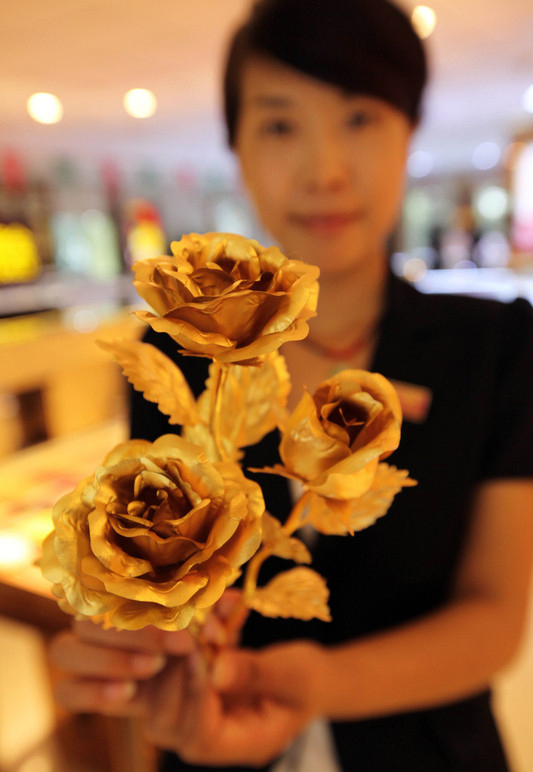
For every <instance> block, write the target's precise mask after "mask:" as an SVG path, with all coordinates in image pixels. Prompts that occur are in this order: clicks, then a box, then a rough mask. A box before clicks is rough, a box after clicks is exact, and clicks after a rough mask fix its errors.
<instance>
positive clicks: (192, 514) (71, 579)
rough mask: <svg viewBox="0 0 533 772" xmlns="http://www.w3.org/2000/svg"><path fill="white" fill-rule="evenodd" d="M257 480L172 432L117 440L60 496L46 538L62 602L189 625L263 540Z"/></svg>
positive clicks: (142, 620)
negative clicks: (92, 468) (90, 473)
mask: <svg viewBox="0 0 533 772" xmlns="http://www.w3.org/2000/svg"><path fill="white" fill-rule="evenodd" d="M263 512H264V502H263V496H262V493H261V490H260V488H259V486H258V485H256V484H255V483H254V482H252V481H250V480H247V479H246V478H245V477H244V475H243V474H242V472H241V470H240V468H239V466H238V465H237V464H233V463H228V462H226V463H217V464H211V463H210V462H208V461H207V459H206V457H205V455H204V454H203V452H202V450H201V449H200V448H198V447H196V446H194V445H192V444H191V443H189V442H187V441H186V440H184V439H182V438H180V437H177V436H175V435H165V436H163V437H160V438H159V439H158V440H156V441H155V442H154V443H150V442H146V441H143V440H131V441H129V442H126V443H123V444H121V445H118V446H117V447H116V448H114V450H112V451H111V452H110V453H109V454H108V455H107V457H106V458H105V459H104V462H103V464H102V466H100V467H99V468H98V469H97V471H96V473H95V474H94V475H93V476H92V477H89V478H87V479H86V480H83V481H82V482H81V483H80V484H79V485H78V486H77V488H76V489H75V490H74V491H72V492H71V493H69V494H67V495H66V496H64V497H63V498H61V499H60V500H59V501H58V503H57V504H56V506H55V508H54V512H53V519H54V526H55V528H54V531H53V532H52V533H51V534H50V535H49V536H48V537H47V539H46V540H45V542H44V547H43V557H42V561H41V567H42V571H43V574H44V575H45V576H46V577H47V578H48V579H49V580H50V581H51V582H53V588H52V589H53V592H54V594H55V595H56V596H57V598H58V599H59V605H60V607H61V608H62V609H63V610H64V611H66V612H68V613H71V614H75V615H76V616H77V617H78V618H86V617H93V618H95V619H96V620H97V621H103V622H104V623H105V624H107V625H112V626H116V627H119V628H124V629H129V630H134V629H139V628H141V627H144V626H145V625H155V626H156V627H159V628H162V629H165V630H179V629H182V628H185V627H187V625H188V624H189V623H190V622H191V620H192V619H193V617H194V615H195V613H196V612H199V611H202V610H203V609H207V608H209V607H210V606H212V605H213V604H214V603H215V602H216V601H217V600H218V599H219V598H220V596H221V595H222V593H223V592H224V590H225V589H226V587H227V586H228V585H230V584H232V583H233V582H234V581H235V579H236V578H237V577H238V575H239V573H240V566H242V565H243V564H244V563H245V562H246V561H247V560H249V558H250V557H251V556H252V555H254V554H255V552H256V551H257V549H258V547H259V545H260V542H261V520H262V515H263Z"/></svg>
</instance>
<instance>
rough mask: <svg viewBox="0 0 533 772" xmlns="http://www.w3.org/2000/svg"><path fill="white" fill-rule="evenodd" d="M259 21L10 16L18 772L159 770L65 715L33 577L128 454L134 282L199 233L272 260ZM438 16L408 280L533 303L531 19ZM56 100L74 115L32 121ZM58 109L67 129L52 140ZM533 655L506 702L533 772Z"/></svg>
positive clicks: (8, 746)
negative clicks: (256, 201) (135, 272)
mask: <svg viewBox="0 0 533 772" xmlns="http://www.w3.org/2000/svg"><path fill="white" fill-rule="evenodd" d="M249 2H250V0H196V2H194V3H190V2H185V0H173V1H172V2H171V1H170V0H152V1H151V2H150V3H146V2H140V0H127V1H126V0H106V1H105V2H104V0H51V1H50V2H45V3H43V2H41V0H25V2H23V3H8V4H7V5H5V6H4V7H3V9H2V45H1V47H0V104H1V109H0V599H1V600H0V614H1V616H0V650H1V651H2V652H3V657H2V661H1V662H0V772H62V771H63V770H65V771H66V770H68V771H69V772H92V771H93V770H97V769H98V770H100V771H102V772H106V771H107V770H110V771H112V772H120V771H121V770H123V769H124V770H125V769H126V768H127V769H128V770H133V772H146V771H148V770H150V769H151V768H152V767H153V757H152V755H151V754H150V750H149V749H146V748H139V747H137V748H136V753H132V754H131V755H130V756H129V757H127V756H126V757H125V755H124V753H123V749H124V748H125V747H133V746H135V743H136V742H138V736H137V735H136V733H135V732H134V731H133V730H132V727H131V726H130V725H127V724H126V723H124V722H122V723H121V722H117V721H115V722H113V721H111V720H108V721H107V722H98V721H96V720H95V719H92V718H90V717H81V718H76V719H72V718H70V717H68V716H66V715H64V714H62V713H61V712H60V711H58V709H57V708H56V707H54V705H53V703H52V700H51V696H50V679H53V678H54V674H53V673H50V670H49V667H48V665H47V662H46V656H45V641H46V638H47V636H48V635H49V634H50V632H52V631H54V630H57V629H59V628H60V627H61V626H64V625H65V624H67V622H66V621H65V619H64V618H63V617H62V615H61V614H60V613H59V612H58V611H57V610H56V607H55V603H54V602H53V601H51V600H50V597H49V591H48V588H47V586H46V585H45V584H44V582H43V581H42V580H41V579H40V576H39V572H38V570H37V569H36V568H35V567H34V566H33V561H34V559H35V558H36V557H37V556H38V553H39V544H40V542H41V540H42V538H43V535H44V534H45V533H46V532H47V530H49V528H50V507H51V505H52V504H53V502H54V501H55V500H56V499H57V498H58V497H59V496H60V495H61V494H62V493H64V492H65V491H68V490H70V489H71V488H72V487H73V486H74V485H75V484H76V483H77V482H78V481H79V479H80V478H82V477H84V476H85V475H87V474H89V473H90V472H91V471H92V470H93V469H94V467H95V466H96V464H97V463H98V462H99V461H100V460H101V458H102V455H103V452H104V451H105V450H106V449H107V448H108V447H110V445H111V444H112V443H113V442H114V441H119V440H120V439H121V438H123V437H125V436H126V431H127V430H126V420H125V413H126V408H125V394H124V392H125V389H124V382H123V380H122V376H121V375H120V374H119V372H118V371H117V369H116V367H115V365H114V364H113V363H111V362H110V361H109V357H108V355H107V354H105V353H104V352H103V351H102V350H100V349H99V348H98V347H97V346H96V344H95V341H96V340H97V339H99V338H107V339H115V338H120V337H131V338H134V337H136V336H139V335H140V334H141V327H140V324H139V323H137V322H136V320H135V318H134V317H132V315H131V307H132V306H135V305H136V304H137V303H138V298H137V296H136V294H135V292H134V290H133V287H132V284H131V270H130V269H131V264H132V262H133V261H134V260H135V259H137V258H139V257H147V256H151V255H156V254H161V253H164V252H166V251H167V250H168V248H169V242H170V241H172V240H174V239H179V238H180V237H181V235H182V234H183V233H188V232H191V231H199V232H202V231H212V230H220V231H233V232H239V233H242V234H244V235H246V236H254V237H257V238H258V239H259V240H260V241H263V243H264V240H265V239H266V238H268V237H266V236H265V235H264V234H262V233H261V230H260V229H259V227H258V224H257V222H256V221H255V219H254V215H253V213H252V211H251V210H250V207H249V205H248V203H247V201H246V198H245V196H244V194H243V191H242V189H241V185H240V182H239V179H238V174H237V170H236V167H235V164H234V162H233V159H232V157H231V155H230V153H229V152H228V151H227V150H226V148H225V143H224V132H223V127H222V121H221V118H220V100H219V85H220V84H219V77H220V76H219V73H220V63H221V60H222V57H223V53H224V42H225V40H226V39H227V36H228V33H229V31H230V30H231V29H232V28H233V26H234V24H235V23H236V22H237V21H238V19H239V18H240V16H241V15H242V14H243V12H244V9H246V8H247V7H248V4H249ZM429 4H430V5H431V8H432V9H433V11H434V12H435V20H436V24H435V26H434V29H433V30H432V31H430V29H429V28H428V29H427V30H426V31H424V30H423V29H422V27H420V34H421V35H426V34H428V37H427V45H428V47H429V50H430V53H431V61H432V69H433V82H432V85H431V88H430V90H429V92H428V94H427V99H426V110H425V120H424V122H423V125H422V126H421V128H420V130H419V133H418V135H417V137H416V140H415V142H414V144H413V147H412V149H411V155H410V158H409V164H408V179H407V182H406V184H407V188H408V192H407V196H406V199H405V207H404V210H403V213H402V218H401V222H400V223H399V226H398V231H397V234H396V238H395V241H394V249H393V252H394V254H393V259H392V267H393V270H394V271H395V272H397V273H398V274H400V275H403V276H404V277H405V278H406V280H408V281H413V282H415V283H416V284H417V285H418V286H419V287H420V288H421V289H422V290H423V291H427V292H459V293H470V294H477V295H482V296H488V297H497V298H499V299H502V300H510V299H512V298H514V297H517V296H522V297H525V298H527V299H529V300H530V301H531V302H533V46H532V45H531V40H532V36H533V15H532V13H531V5H530V2H529V0H485V2H484V3H482V4H479V3H478V2H477V0H461V2H457V1H456V0H430V3H429ZM403 5H404V6H405V7H406V8H407V9H408V10H409V11H411V10H413V9H414V8H415V6H416V3H415V2H414V0H404V2H403ZM428 16H429V17H431V14H429V12H428V11H427V10H426V12H421V17H420V16H419V17H418V18H419V19H420V18H422V21H424V20H426V21H427V19H428ZM429 21H431V18H429ZM417 23H419V24H421V22H420V21H419V22H417ZM132 89H146V90H149V92H151V94H150V93H149V92H148V93H147V92H146V91H144V92H141V94H140V95H139V94H138V93H137V97H140V98H141V103H140V105H139V104H137V106H136V107H135V105H134V106H133V108H130V109H133V110H135V109H137V110H140V111H141V114H142V115H146V117H134V116H132V115H130V114H128V113H127V112H126V109H125V106H124V97H125V95H126V93H127V92H129V91H130V90H132ZM43 93H44V94H48V95H50V94H51V95H54V96H55V97H56V98H57V99H56V100H55V101H54V99H53V98H50V97H44V98H42V97H41V98H40V99H39V98H36V99H34V100H33V102H32V103H31V104H28V100H29V98H30V96H32V95H35V94H43ZM133 96H135V94H134V95H133ZM47 100H48V101H47ZM57 100H59V101H57ZM43 104H44V108H45V109H48V110H51V111H52V112H51V113H50V112H48V113H45V115H44V116H41V117H40V118H39V120H37V119H35V118H32V117H31V116H30V113H29V109H31V110H33V112H34V113H36V114H38V110H39V108H43ZM54 110H55V117H54ZM36 111H37V112H36ZM143 111H144V112H143ZM43 120H44V121H49V122H44V123H43V122H40V121H43ZM52 120H55V121H56V122H51V121H52ZM531 641H533V636H530V637H529V639H528V643H527V645H526V646H525V648H524V653H523V655H522V657H521V659H520V661H519V663H518V665H517V667H516V668H515V669H514V670H512V671H511V672H510V673H508V674H506V676H505V677H504V678H503V679H502V682H501V684H500V686H499V689H498V695H497V696H498V700H499V706H500V711H501V713H502V717H503V719H502V720H503V721H504V726H505V730H506V733H507V737H508V743H509V745H510V747H511V751H512V756H513V757H514V758H515V762H516V770H517V772H528V771H529V772H530V770H531V769H533V745H532V741H531V732H530V726H528V717H529V720H530V717H531V715H533V701H532V700H533V652H532V649H533V644H532V643H531ZM22 716H24V719H23V721H22V722H21V717H22ZM89 730H90V731H89ZM88 732H89V734H90V736H91V737H94V736H102V737H103V741H102V743H99V744H98V750H99V752H98V754H96V752H94V750H93V752H92V753H90V752H89V751H88V750H87V749H85V750H86V751H87V752H86V753H85V754H84V753H80V742H81V740H80V738H81V737H86V736H87V734H88ZM91 733H96V734H91ZM117 737H118V738H121V740H122V741H121V742H118V741H117V739H116V738H117ZM112 738H115V741H113V740H112ZM93 745H94V744H93ZM119 746H120V748H119ZM94 747H96V746H94ZM102 748H104V749H105V753H104V752H103V751H102Z"/></svg>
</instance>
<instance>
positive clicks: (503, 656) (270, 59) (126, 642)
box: [54, 0, 533, 772]
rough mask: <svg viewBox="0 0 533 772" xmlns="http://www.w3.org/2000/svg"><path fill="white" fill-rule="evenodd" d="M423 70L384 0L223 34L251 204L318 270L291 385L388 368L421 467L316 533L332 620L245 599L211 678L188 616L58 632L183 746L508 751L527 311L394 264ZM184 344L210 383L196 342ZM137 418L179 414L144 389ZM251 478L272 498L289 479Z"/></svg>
mask: <svg viewBox="0 0 533 772" xmlns="http://www.w3.org/2000/svg"><path fill="white" fill-rule="evenodd" d="M425 76H426V65H425V58H424V53H423V50H422V47H421V44H420V42H419V40H418V38H417V37H416V35H415V34H414V32H413V30H412V29H411V26H410V24H409V21H408V20H407V19H406V18H405V16H404V15H403V14H402V13H401V12H400V11H398V10H397V9H396V8H394V7H393V6H391V5H390V4H389V3H388V2H387V0H354V1H353V2H350V3H348V2H346V0H313V2H310V0H261V1H260V2H259V3H258V4H256V7H255V8H254V10H253V11H252V14H251V16H250V19H249V20H248V21H247V22H246V23H245V24H244V25H243V27H242V28H241V29H240V30H239V31H238V32H237V34H236V36H235V38H234V40H233V43H232V48H231V51H230V56H229V59H228V66H227V70H226V80H225V98H226V119H227V124H228V133H229V141H230V145H231V146H232V147H233V149H234V150H235V153H236V155H237V158H238V160H239V163H240V166H241V169H242V174H243V178H244V181H245V184H246V186H247V188H248V190H249V192H250V194H251V197H252V199H253V201H254V203H255V205H256V208H257V211H258V214H259V216H260V218H261V220H262V222H263V224H264V226H265V227H266V228H267V229H268V230H269V231H270V232H271V233H272V234H273V236H274V237H275V238H276V239H277V240H278V241H279V243H280V244H281V246H282V248H283V250H284V251H285V253H286V254H288V255H289V256H294V257H297V258H301V259H305V260H306V261H308V262H310V263H315V264H316V265H318V266H319V267H320V270H321V278H320V300H319V309H318V316H317V318H316V319H315V320H313V321H312V323H311V324H310V335H309V338H308V339H307V340H305V341H302V342H299V343H291V344H290V345H289V346H286V347H285V348H284V350H283V353H284V354H285V356H286V358H287V362H288V366H289V370H290V373H291V377H292V381H293V392H292V393H293V394H294V395H295V397H296V396H297V395H298V394H299V393H300V388H301V386H303V385H306V386H307V387H308V388H309V389H310V390H311V391H312V390H313V389H314V388H315V387H316V386H317V385H318V383H320V382H321V381H322V380H323V379H324V378H326V377H328V376H329V375H330V374H331V373H332V371H334V370H336V369H341V368H342V367H347V366H348V367H356V368H368V369H371V370H376V371H378V372H381V373H383V374H384V375H385V376H387V377H389V378H391V379H394V380H395V381H396V382H398V388H399V393H400V397H401V400H402V402H403V404H404V413H405V422H404V429H403V436H402V443H401V446H400V449H399V450H398V451H397V452H396V453H395V456H394V463H395V464H396V465H397V466H399V467H400V468H406V469H409V470H410V473H411V475H412V476H413V477H414V478H415V479H417V480H418V481H419V485H418V487H417V488H415V489H410V490H408V491H404V492H403V493H402V494H400V496H398V497H397V500H396V501H395V503H394V505H393V507H392V508H391V510H390V512H389V514H388V515H387V517H385V518H383V519H382V520H381V521H379V522H378V523H377V524H376V525H375V526H373V527H372V528H370V529H368V530H366V531H364V532H362V533H359V534H356V536H354V537H353V538H352V537H347V538H344V537H331V536H328V537H324V538H322V537H319V538H318V541H317V543H316V545H315V547H314V557H313V565H314V567H315V568H316V569H317V570H318V571H319V573H321V574H322V575H323V576H325V577H326V578H327V581H328V585H329V587H330V590H331V606H332V616H333V622H332V623H330V624H326V623H322V622H319V621H317V622H315V623H308V622H306V623H300V622H294V621H287V620H279V621H274V620H263V619H261V618H259V617H257V616H255V615H252V616H251V617H250V619H249V620H248V621H247V623H246V625H245V627H244V630H243V641H244V644H245V646H246V648H242V649H237V648H236V649H228V650H225V651H223V652H222V653H221V655H220V657H219V658H218V661H217V662H216V665H215V668H214V672H213V674H212V675H210V676H209V677H208V676H206V674H205V673H204V672H203V671H202V666H201V662H199V661H198V660H197V659H196V657H195V655H194V654H193V655H191V656H188V657H187V656H186V655H187V653H188V652H189V651H190V642H189V640H188V638H187V636H186V635H185V634H162V633H159V632H155V631H152V630H145V631H140V632H139V633H138V634H132V633H126V634H118V635H117V634H114V633H109V632H105V633H104V632H102V631H100V630H98V629H97V628H95V627H94V626H90V625H79V626H78V627H77V631H78V632H77V634H76V635H72V634H68V635H65V636H63V637H62V638H60V639H59V640H58V641H57V642H56V644H55V646H54V651H55V657H56V659H57V660H58V661H60V662H61V664H62V665H63V667H66V668H67V670H68V672H69V677H68V678H67V679H66V680H65V681H64V682H63V684H62V686H61V694H60V697H61V699H62V700H63V702H64V703H65V704H66V705H67V706H69V707H71V708H72V709H75V710H89V709H93V710H103V711H107V712H114V713H117V714H128V712H130V711H133V710H135V709H136V707H137V705H138V704H139V702H140V701H141V697H142V700H143V701H144V704H145V705H146V702H147V703H148V710H147V712H146V713H145V714H144V715H145V716H146V719H145V720H146V724H147V729H148V731H149V734H150V736H151V738H152V739H153V741H154V742H155V743H156V744H157V745H159V746H160V747H162V748H165V749H168V750H172V751H176V752H177V753H178V754H179V755H180V756H181V757H182V758H183V759H187V760H188V761H189V762H190V763H191V764H192V765H193V769H194V768H196V769H198V768H204V767H205V768H210V767H213V766H217V767H219V768H220V767H221V766H223V765H226V766H227V768H229V769H233V768H235V767H242V766H245V767H246V766H251V767H254V768H257V767H258V766H260V765H263V764H267V765H269V764H271V763H274V762H276V760H277V759H278V757H280V756H281V755H282V754H283V752H284V751H285V749H286V748H287V747H288V746H289V745H290V744H291V743H292V741H293V740H294V738H296V737H298V736H300V737H303V738H304V739H303V740H302V739H300V740H299V741H298V743H296V745H293V746H292V750H290V751H289V757H290V756H291V754H292V756H293V757H294V755H295V750H294V749H295V748H296V750H297V753H298V754H300V761H299V766H298V761H297V762H296V766H295V767H288V766H287V764H290V763H292V761H294V759H292V761H291V759H290V758H289V759H287V757H286V756H285V757H284V758H283V759H282V760H281V761H279V762H276V763H278V764H279V765H280V766H278V767H277V769H279V770H283V769H288V768H291V769H292V768H294V769H299V770H306V772H309V770H310V769H311V768H312V767H311V761H310V759H313V758H315V757H316V754H317V753H318V751H315V750H314V749H315V748H316V746H315V745H313V743H315V742H319V743H320V748H321V749H320V754H324V755H321V756H320V761H319V763H318V767H317V768H318V769H320V770H322V771H323V772H325V770H326V769H341V770H352V769H353V770H355V769H357V770H361V771H362V772H389V770H395V772H398V771H399V770H406V772H407V770H408V772H418V770H420V772H422V770H423V772H428V770H431V772H441V771H442V772H445V771H447V772H459V771H462V770H464V771H465V772H466V771H467V770H468V772H490V771H493V772H504V770H507V769H508V767H507V764H506V761H505V758H504V753H503V750H502V747H501V744H500V741H499V738H498V733H497V730H496V727H495V725H494V721H493V719H492V715H491V711H490V693H489V683H490V681H491V679H492V677H493V675H494V673H495V672H497V671H498V670H499V669H500V668H501V667H503V666H504V665H505V664H506V663H507V662H508V661H509V659H510V658H511V656H512V654H513V653H514V651H515V650H516V648H517V645H518V642H519V640H520V635H521V632H522V628H523V623H524V616H525V612H526V606H527V591H528V585H529V576H530V566H531V559H532V553H533V546H532V545H533V522H532V518H531V511H532V508H533V483H532V472H533V455H532V453H531V449H530V439H529V438H530V436H531V432H532V430H533V401H532V395H533V361H532V350H533V346H532V342H533V314H532V312H531V308H530V307H529V306H528V304H527V303H526V302H525V301H517V302H515V303H514V304H511V305H509V306H504V305H500V304H498V303H495V302H491V301H479V300H473V299H464V298H446V297H429V296H423V295H420V294H419V293H417V292H416V291H415V290H414V289H412V288H410V287H408V286H407V285H405V284H402V283H401V282H399V281H398V280H396V279H394V278H393V277H392V276H391V275H390V274H389V271H388V268H387V240H388V238H389V236H390V233H391V231H392V230H393V228H394V225H395V222H396V219H397V215H398V210H399V207H400V202H401V194H402V187H403V177H404V166H405V160H406V155H407V152H408V147H409V142H410V140H411V137H412V134H413V131H414V130H415V128H416V125H417V122H418V119H419V113H420V103H421V96H422V91H423V87H424V82H425ZM150 337H151V336H149V338H150ZM158 337H162V336H158ZM151 339H152V340H155V336H154V337H153V338H151ZM157 344H158V345H159V346H161V347H163V348H165V349H167V353H169V354H171V355H173V356H175V352H174V350H175V344H173V343H172V342H171V341H170V340H168V342H167V343H165V341H159V340H157ZM180 366H182V368H183V369H184V371H185V372H186V373H187V375H188V377H189V379H190V381H191V383H192V385H193V386H194V387H195V388H196V389H197V390H198V391H199V390H200V389H201V384H202V383H203V379H204V378H205V374H206V367H207V365H206V364H205V363H204V362H203V361H201V360H194V359H193V360H180ZM132 427H133V428H132V433H133V435H134V436H144V437H146V438H147V439H152V438H155V437H156V436H158V435H159V434H162V433H164V432H165V431H168V426H167V425H166V424H165V422H164V418H163V417H162V416H161V414H159V413H157V411H155V410H152V408H151V407H150V405H149V404H147V403H144V402H143V401H142V400H141V398H140V397H138V396H135V397H134V406H133V421H132ZM275 447H276V438H275V437H267V438H266V439H265V441H263V442H262V443H260V445H259V446H256V447H254V448H251V449H250V452H249V453H248V454H247V457H246V459H245V464H248V465H250V466H261V465H264V464H268V463H271V462H272V461H273V460H275V458H273V454H275ZM262 482H263V485H264V489H265V498H266V501H267V508H268V509H269V511H271V512H273V513H275V514H277V515H278V516H279V517H281V518H283V517H284V515H285V513H286V512H287V510H288V508H289V506H290V499H289V491H288V489H287V487H286V486H285V484H284V482H283V481H275V482H271V481H269V483H268V486H267V485H266V484H264V481H262ZM274 570H275V567H274ZM225 604H226V605H227V604H231V597H230V598H229V599H227V600H226V601H225ZM226 611H227V609H225V608H224V605H222V607H221V609H220V610H219V615H220V616H221V617H222V619H223V617H224V614H225V613H226ZM216 634H217V628H216V625H215V622H213V636H216ZM250 647H253V648H250ZM254 649H257V650H254ZM139 652H144V653H143V655H142V656H141V657H139ZM171 655H174V658H172V656H171ZM169 657H170V658H171V665H170V667H169V668H167V669H166V670H165V674H164V678H160V679H158V678H157V676H155V677H153V676H154V673H156V672H158V671H159V670H160V669H161V667H162V665H163V664H164V662H165V661H168V658H169ZM139 684H142V686H139ZM135 690H136V693H137V696H134V694H133V692H134V691H135ZM318 717H325V718H326V719H327V720H328V722H329V725H330V727H331V728H330V730H326V731H325V730H324V727H325V726H326V725H325V724H324V723H320V724H317V723H316V722H315V719H316V718H318ZM310 725H312V727H313V729H312V730H311V731H309V732H307V731H306V730H307V727H309V726H310ZM328 731H329V734H328ZM317 737H318V740H317ZM325 758H327V759H328V761H327V762H326V761H325V760H324V759H325ZM302 759H303V760H302ZM165 764H166V766H165V769H166V770H172V769H182V768H187V767H186V766H182V764H181V762H179V761H178V759H177V758H176V757H174V756H168V757H167V759H166V762H165ZM327 764H330V765H332V766H327ZM283 765H285V766H283Z"/></svg>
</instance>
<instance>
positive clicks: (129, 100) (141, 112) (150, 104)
mask: <svg viewBox="0 0 533 772" xmlns="http://www.w3.org/2000/svg"><path fill="white" fill-rule="evenodd" d="M124 108H125V110H126V112H127V113H129V115H131V116H132V117H133V118H150V117H151V116H152V115H153V114H154V113H155V111H156V110H157V99H156V96H155V94H154V93H153V91H150V90H149V89H147V88H132V89H130V91H128V92H127V93H126V94H124Z"/></svg>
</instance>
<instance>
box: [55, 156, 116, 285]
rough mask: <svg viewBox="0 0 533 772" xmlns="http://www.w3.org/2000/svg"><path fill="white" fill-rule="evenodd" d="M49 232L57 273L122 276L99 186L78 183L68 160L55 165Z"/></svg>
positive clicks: (112, 226)
mask: <svg viewBox="0 0 533 772" xmlns="http://www.w3.org/2000/svg"><path fill="white" fill-rule="evenodd" d="M54 199H55V201H54V214H53V216H52V230H53V234H54V241H55V262H56V269H57V270H59V271H60V272H65V273H71V274H78V275H82V276H86V277H88V278H91V279H96V280H104V279H110V278H113V277H115V276H117V275H118V274H120V273H121V272H122V263H121V256H120V248H119V240H118V234H117V228H116V226H115V223H114V221H113V218H112V216H111V215H110V213H109V211H108V210H107V205H106V200H105V195H104V191H103V188H102V186H101V185H100V184H99V183H98V182H93V181H87V180H82V179H81V174H80V172H79V171H78V170H77V168H76V167H75V165H74V164H73V162H72V161H70V160H69V159H61V160H60V161H59V162H58V163H57V164H56V169H55V179H54Z"/></svg>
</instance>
